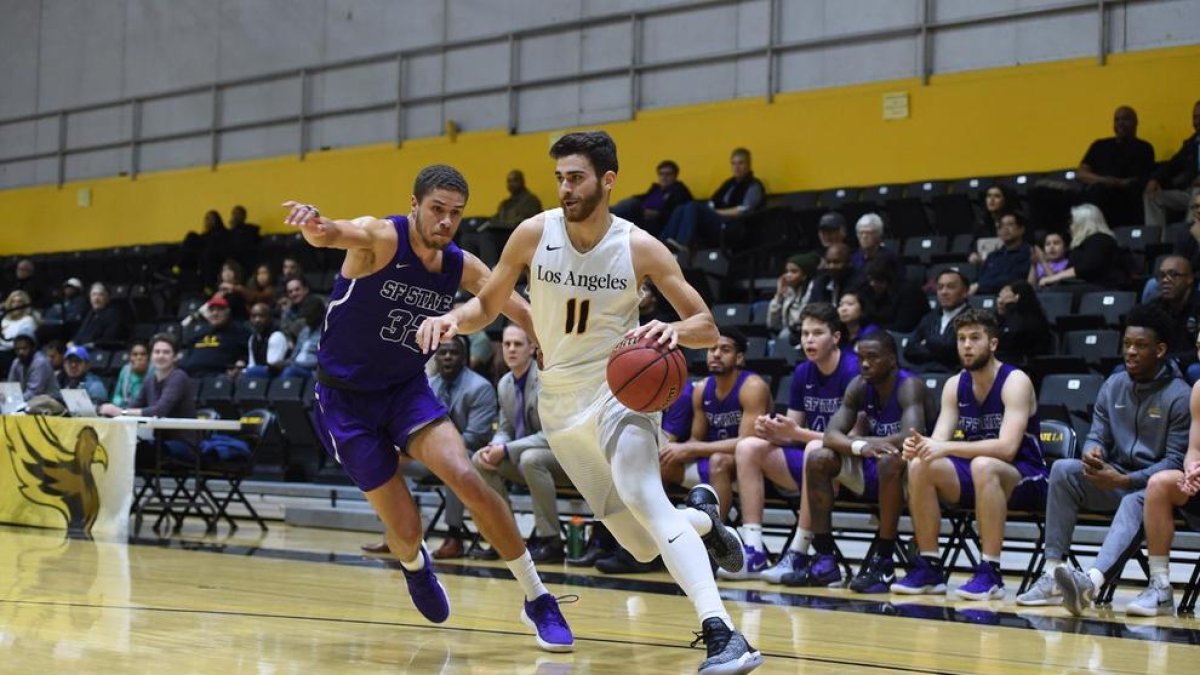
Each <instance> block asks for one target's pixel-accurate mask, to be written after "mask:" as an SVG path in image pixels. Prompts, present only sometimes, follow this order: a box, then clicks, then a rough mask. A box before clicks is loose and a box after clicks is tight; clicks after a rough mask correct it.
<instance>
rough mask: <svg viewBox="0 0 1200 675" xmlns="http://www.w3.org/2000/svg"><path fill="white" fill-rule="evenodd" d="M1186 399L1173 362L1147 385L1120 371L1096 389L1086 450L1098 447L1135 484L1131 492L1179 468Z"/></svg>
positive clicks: (1187, 390)
mask: <svg viewBox="0 0 1200 675" xmlns="http://www.w3.org/2000/svg"><path fill="white" fill-rule="evenodd" d="M1190 394H1191V389H1190V388H1189V387H1188V386H1187V383H1185V382H1184V381H1183V380H1182V379H1181V378H1180V376H1179V371H1178V370H1177V369H1176V368H1175V365H1174V364H1173V363H1170V362H1168V363H1167V364H1166V365H1164V366H1163V367H1162V368H1160V369H1159V371H1158V375H1156V376H1155V377H1154V379H1153V380H1151V381H1150V382H1134V381H1133V380H1132V379H1131V378H1130V377H1129V374H1128V373H1127V372H1125V370H1123V369H1122V370H1121V372H1119V373H1117V374H1115V375H1113V376H1111V377H1109V378H1108V379H1107V380H1105V381H1104V386H1102V387H1100V394H1099V396H1097V397H1096V409H1095V411H1094V412H1093V413H1092V428H1091V431H1089V432H1088V435H1087V442H1086V443H1085V444H1084V450H1085V451H1086V450H1088V449H1090V448H1092V447H1099V448H1100V449H1101V450H1102V451H1103V452H1104V460H1105V461H1106V462H1108V463H1109V464H1111V465H1113V467H1114V468H1116V469H1117V470H1118V471H1122V472H1125V473H1127V474H1129V476H1130V477H1131V478H1132V479H1133V484H1132V485H1131V486H1130V488H1131V489H1132V490H1141V489H1143V488H1145V487H1146V483H1147V482H1148V481H1149V480H1150V476H1152V475H1154V474H1155V473H1157V472H1159V471H1164V470H1166V469H1181V468H1183V455H1184V453H1186V452H1187V447H1188V427H1189V426H1190V425H1191V421H1192V418H1191V411H1190V410H1189V409H1188V399H1189V396H1190Z"/></svg>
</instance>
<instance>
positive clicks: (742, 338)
mask: <svg viewBox="0 0 1200 675" xmlns="http://www.w3.org/2000/svg"><path fill="white" fill-rule="evenodd" d="M717 332H718V333H720V334H721V337H723V338H729V339H730V340H733V346H734V348H735V349H737V352H738V353H739V354H745V353H746V346H747V344H749V343H748V342H747V341H746V334H745V333H743V332H742V331H740V330H738V329H737V328H734V327H733V326H717Z"/></svg>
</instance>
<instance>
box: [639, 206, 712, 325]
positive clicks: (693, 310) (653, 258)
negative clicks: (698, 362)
mask: <svg viewBox="0 0 1200 675" xmlns="http://www.w3.org/2000/svg"><path fill="white" fill-rule="evenodd" d="M630 248H631V249H632V253H633V269H634V270H635V271H636V273H637V275H638V281H639V282H641V281H642V280H643V279H647V278H648V279H650V281H651V283H653V284H654V285H655V287H657V288H658V290H660V291H662V294H663V297H665V298H666V299H667V302H669V303H671V307H673V308H675V313H676V314H678V315H679V317H680V320H679V321H676V322H674V323H663V322H662V321H651V322H650V323H647V324H645V325H642V326H639V327H638V328H636V329H635V330H633V331H630V333H629V337H632V338H635V339H641V338H643V337H651V338H657V339H658V341H659V343H660V344H664V345H667V346H669V347H675V346H677V345H682V346H684V347H689V348H692V349H706V348H708V347H711V346H713V345H715V344H716V343H717V336H718V333H717V324H716V322H715V321H713V316H712V312H710V311H708V307H706V306H705V305H704V299H703V298H701V297H700V294H699V293H698V292H696V289H695V288H692V286H691V284H689V283H688V282H687V280H685V279H684V278H683V272H682V271H681V270H680V269H679V263H678V262H676V261H675V257H674V256H672V255H671V252H670V251H668V250H667V247H666V246H664V245H663V243H662V242H660V241H659V240H657V239H655V238H654V237H652V236H650V235H649V234H647V233H646V232H645V231H643V230H638V229H635V230H634V231H633V233H632V234H631V235H630Z"/></svg>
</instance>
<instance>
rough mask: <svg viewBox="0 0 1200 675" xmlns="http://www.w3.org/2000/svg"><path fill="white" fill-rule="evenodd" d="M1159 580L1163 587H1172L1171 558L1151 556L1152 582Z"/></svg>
mask: <svg viewBox="0 0 1200 675" xmlns="http://www.w3.org/2000/svg"><path fill="white" fill-rule="evenodd" d="M1155 579H1157V580H1159V581H1160V582H1161V583H1162V584H1163V585H1167V586H1170V585H1171V558H1170V556H1165V555H1152V556H1150V580H1151V581H1154V580H1155Z"/></svg>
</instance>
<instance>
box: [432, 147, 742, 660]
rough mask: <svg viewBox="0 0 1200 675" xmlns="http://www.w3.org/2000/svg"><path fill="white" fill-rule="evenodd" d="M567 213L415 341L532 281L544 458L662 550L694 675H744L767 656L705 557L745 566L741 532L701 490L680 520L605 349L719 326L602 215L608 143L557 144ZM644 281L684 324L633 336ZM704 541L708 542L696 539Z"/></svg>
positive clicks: (654, 248) (674, 268) (540, 218)
mask: <svg viewBox="0 0 1200 675" xmlns="http://www.w3.org/2000/svg"><path fill="white" fill-rule="evenodd" d="M550 156H551V157H553V158H554V159H555V160H556V164H555V170H554V175H555V181H556V182H557V184H558V197H559V203H560V205H561V208H558V209H553V210H550V211H546V212H545V213H541V214H539V215H537V216H534V217H533V218H530V219H529V220H526V221H525V222H523V223H521V224H520V225H519V226H518V227H517V229H516V230H515V231H514V232H513V234H512V238H510V239H509V240H508V244H507V245H506V246H505V247H504V252H503V253H502V254H501V256H500V262H499V263H498V264H497V265H496V269H495V270H494V271H493V273H492V276H491V278H490V279H489V280H488V282H487V284H486V285H485V286H484V287H483V289H482V290H481V291H479V292H478V293H477V294H476V296H475V297H474V298H472V299H471V300H469V301H468V302H467V303H466V304H464V305H462V306H461V307H459V308H457V309H455V310H454V311H453V312H450V313H449V314H445V315H443V316H439V317H434V318H431V319H428V320H426V321H425V323H423V324H422V325H421V328H420V330H419V331H418V340H419V343H420V345H421V348H422V350H424V351H426V352H428V351H430V350H432V349H434V348H435V347H436V346H437V345H438V344H439V343H440V342H441V341H442V340H444V339H446V337H448V336H453V335H455V334H457V333H459V332H471V331H475V330H480V329H482V328H483V327H485V326H487V325H488V324H490V323H491V322H492V321H493V320H494V319H495V317H496V315H497V314H498V313H499V312H500V309H501V306H502V304H503V303H504V301H505V299H506V298H508V297H509V295H510V294H511V293H512V289H513V287H514V286H515V285H516V283H517V280H518V279H519V278H520V277H521V275H522V274H523V273H526V272H528V279H529V297H530V303H531V305H532V308H533V310H532V311H533V318H534V327H535V328H536V335H537V337H538V341H539V343H540V344H541V347H542V350H543V360H544V363H545V366H546V367H545V370H543V371H542V372H541V376H542V394H541V398H540V399H539V401H538V407H539V412H540V414H541V419H542V429H544V430H545V432H546V437H547V438H548V439H549V441H550V448H551V449H552V450H553V451H554V455H555V456H556V457H557V458H558V460H559V462H560V463H561V464H562V466H563V469H564V470H565V471H566V472H567V475H568V476H570V477H571V482H573V483H574V484H575V487H576V488H577V489H578V490H579V492H580V493H581V494H582V495H583V496H584V498H585V499H586V500H587V502H588V505H589V506H590V507H591V509H592V512H593V513H594V514H595V516H596V518H597V519H598V520H600V521H601V522H603V523H604V525H605V526H606V527H607V528H608V530H609V531H610V532H611V533H612V534H613V536H614V537H615V538H616V539H617V541H618V542H620V544H621V545H622V546H624V547H625V548H626V549H628V550H629V552H630V553H631V554H633V556H634V558H636V559H638V560H639V561H642V562H648V561H650V560H653V559H654V557H655V556H657V555H659V554H660V553H661V555H662V557H663V560H664V561H665V562H666V565H667V569H668V570H670V572H671V576H672V577H674V579H675V581H676V582H678V584H679V586H680V588H682V589H683V591H684V592H685V593H686V594H687V595H688V596H689V597H690V598H691V599H692V603H693V605H694V607H695V609H696V613H697V614H698V615H699V617H700V621H701V632H700V637H701V639H702V640H703V641H704V643H705V646H706V649H707V658H706V659H705V660H704V662H703V663H702V664H701V666H700V670H699V672H700V673H718V672H719V673H742V672H748V671H749V670H752V669H753V668H756V667H758V665H760V664H761V663H762V655H761V654H760V653H759V652H758V651H756V650H754V649H753V648H752V647H750V645H749V644H748V643H747V642H746V639H745V638H744V637H742V635H741V633H739V632H737V631H735V630H734V628H733V622H732V620H731V619H730V617H729V613H728V612H727V611H726V610H725V607H724V604H723V603H722V601H721V596H720V594H719V593H718V592H717V585H716V582H715V580H714V579H713V575H712V570H711V569H709V566H708V562H707V561H706V560H705V555H704V550H705V546H706V545H707V547H708V552H709V555H710V556H712V557H713V558H714V560H716V561H717V562H718V564H719V565H720V566H722V567H725V568H726V569H733V570H737V569H740V568H741V567H742V563H743V557H742V546H741V540H739V539H738V537H737V533H736V532H734V531H733V529H732V528H727V527H725V526H724V525H723V524H722V523H721V522H720V517H719V506H720V505H719V503H718V501H717V498H716V493H715V492H714V491H713V489H712V488H711V487H709V486H707V485H698V486H696V487H695V488H693V489H692V490H691V492H689V493H688V499H687V503H688V506H689V508H686V509H682V510H676V509H675V507H674V506H673V505H672V504H671V502H670V500H668V499H667V495H666V492H665V491H664V490H663V485H662V478H661V475H660V473H659V466H658V461H657V460H658V451H659V448H660V447H661V443H662V429H661V425H660V415H659V413H643V412H635V411H633V410H630V409H628V408H626V407H625V406H623V405H621V404H620V403H619V402H618V401H617V399H616V398H615V397H614V396H613V394H612V392H611V391H610V390H609V388H608V382H607V381H606V379H605V371H606V367H607V362H608V354H609V352H610V350H611V349H612V348H613V347H614V346H615V345H617V344H618V343H620V342H622V341H623V340H633V341H641V340H647V341H653V342H656V343H657V344H658V345H659V346H660V347H661V348H663V349H673V348H675V347H676V346H678V345H683V346H685V347H690V348H693V349H696V348H708V347H711V346H712V345H713V344H714V343H716V341H717V327H716V325H715V324H714V322H713V318H712V314H711V313H710V312H709V311H708V308H707V307H705V305H704V301H703V299H702V298H701V297H700V294H699V293H697V292H696V289H694V288H692V287H691V286H690V285H688V283H687V282H686V281H685V280H684V278H683V273H682V272H681V271H680V269H679V264H678V263H677V262H676V261H675V258H674V257H673V256H672V255H671V253H670V251H668V250H667V248H666V246H664V245H663V244H662V243H660V242H659V241H658V240H656V239H655V238H654V237H651V236H650V235H649V234H647V233H646V232H645V231H644V230H641V229H640V228H638V227H636V226H634V225H633V224H632V223H630V222H629V221H627V220H624V219H621V218H616V217H614V216H612V215H611V214H610V213H609V208H608V203H609V197H610V196H611V194H612V189H613V184H614V183H615V182H616V179H617V148H616V144H615V143H613V140H612V138H611V137H610V136H609V135H608V134H606V133H604V132H602V131H594V132H576V133H570V134H567V135H565V136H563V137H562V138H560V139H559V140H558V141H556V142H555V143H554V145H553V146H551V148H550ZM646 279H649V280H650V281H651V282H652V283H653V284H654V286H655V288H657V289H658V290H659V291H661V292H662V294H663V296H664V297H665V298H666V299H667V301H668V302H669V303H670V304H671V306H672V307H674V308H675V310H676V311H677V313H678V314H679V316H680V317H682V318H681V320H680V321H677V322H674V323H664V322H661V321H651V322H650V323H647V324H645V325H642V326H639V325H638V303H639V300H640V297H639V293H638V288H639V287H640V286H641V282H642V281H644V280H646ZM702 537H703V540H702Z"/></svg>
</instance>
